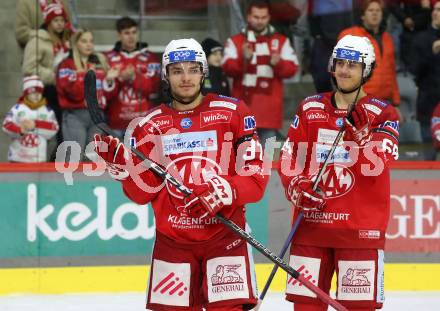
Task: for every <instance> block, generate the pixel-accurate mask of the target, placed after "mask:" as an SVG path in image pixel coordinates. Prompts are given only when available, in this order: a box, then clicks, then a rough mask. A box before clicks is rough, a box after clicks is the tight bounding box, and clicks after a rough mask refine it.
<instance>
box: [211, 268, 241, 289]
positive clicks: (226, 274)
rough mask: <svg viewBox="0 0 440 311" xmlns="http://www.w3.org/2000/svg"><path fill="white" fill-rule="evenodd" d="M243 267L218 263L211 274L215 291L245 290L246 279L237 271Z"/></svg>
mask: <svg viewBox="0 0 440 311" xmlns="http://www.w3.org/2000/svg"><path fill="white" fill-rule="evenodd" d="M238 269H243V268H242V267H241V265H217V268H216V269H215V273H214V274H213V275H212V276H211V284H212V291H213V292H214V293H221V292H232V291H243V289H244V287H243V284H244V280H243V278H242V277H241V276H240V274H239V273H238V272H237V270H238Z"/></svg>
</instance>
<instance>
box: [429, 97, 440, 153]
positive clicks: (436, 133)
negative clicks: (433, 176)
mask: <svg viewBox="0 0 440 311" xmlns="http://www.w3.org/2000/svg"><path fill="white" fill-rule="evenodd" d="M431 132H432V141H433V143H434V147H435V149H436V150H437V160H440V157H439V156H440V102H439V103H438V104H437V107H435V109H434V113H433V114H432V118H431Z"/></svg>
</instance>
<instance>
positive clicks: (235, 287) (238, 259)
mask: <svg viewBox="0 0 440 311" xmlns="http://www.w3.org/2000/svg"><path fill="white" fill-rule="evenodd" d="M206 274H207V278H208V280H207V281H208V282H207V285H208V300H209V302H215V301H221V300H225V299H239V298H249V286H248V280H247V277H246V260H245V257H244V256H226V257H215V258H212V259H209V260H208V262H207V267H206Z"/></svg>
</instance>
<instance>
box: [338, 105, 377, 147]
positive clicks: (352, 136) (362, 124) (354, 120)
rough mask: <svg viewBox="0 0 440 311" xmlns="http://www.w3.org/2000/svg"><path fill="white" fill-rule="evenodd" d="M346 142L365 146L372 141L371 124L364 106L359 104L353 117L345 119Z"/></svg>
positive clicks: (352, 114)
mask: <svg viewBox="0 0 440 311" xmlns="http://www.w3.org/2000/svg"><path fill="white" fill-rule="evenodd" d="M344 123H345V133H344V140H346V141H354V142H356V143H357V144H358V145H359V146H364V145H365V144H366V143H368V142H369V141H370V140H371V136H372V135H371V124H370V119H369V118H368V112H367V109H366V108H365V106H364V105H363V104H357V105H356V106H355V107H354V109H353V111H352V113H351V115H350V116H349V117H347V118H345V119H344Z"/></svg>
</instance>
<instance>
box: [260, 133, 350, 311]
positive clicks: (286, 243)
mask: <svg viewBox="0 0 440 311" xmlns="http://www.w3.org/2000/svg"><path fill="white" fill-rule="evenodd" d="M343 135H344V126H342V128H341V129H340V130H339V132H338V135H337V136H336V138H335V140H334V142H333V145H332V147H331V149H330V152H329V153H328V156H327V158H326V159H325V161H324V164H323V165H322V167H321V169H320V170H319V172H318V175H317V176H316V180H315V182H314V183H313V187H312V189H313V191H315V190H316V189H317V188H318V184H319V181H320V180H321V178H322V175H323V174H324V171H325V169H326V167H327V166H328V163H329V159H331V157H332V156H333V154H334V153H335V150H336V147H337V146H338V144H339V141H340V140H341V138H342V136H343ZM303 218H304V213H303V212H299V214H298V217H297V218H296V220H295V223H294V225H293V226H292V229H291V230H290V233H289V235H288V236H287V239H286V241H284V245H283V247H282V249H281V252H280V254H279V257H280V258H284V255H285V254H286V252H287V249H288V248H289V246H290V243H292V239H293V236H294V235H295V232H296V230H297V229H298V227H299V225H300V223H301V220H302V219H303ZM277 271H278V266H277V265H274V266H273V268H272V271H271V272H270V275H269V277H268V278H267V281H266V284H265V285H264V288H263V290H262V291H261V294H260V297H259V299H258V305H257V307H256V308H255V311H258V309H259V308H260V306H261V304H262V302H263V299H264V297H265V296H266V293H267V291H268V289H269V287H270V284H271V283H272V281H273V278H274V277H275V274H276V273H277Z"/></svg>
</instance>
